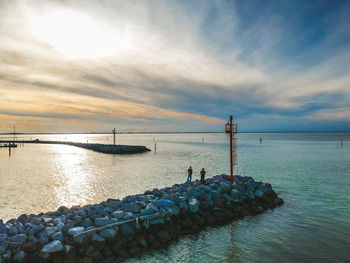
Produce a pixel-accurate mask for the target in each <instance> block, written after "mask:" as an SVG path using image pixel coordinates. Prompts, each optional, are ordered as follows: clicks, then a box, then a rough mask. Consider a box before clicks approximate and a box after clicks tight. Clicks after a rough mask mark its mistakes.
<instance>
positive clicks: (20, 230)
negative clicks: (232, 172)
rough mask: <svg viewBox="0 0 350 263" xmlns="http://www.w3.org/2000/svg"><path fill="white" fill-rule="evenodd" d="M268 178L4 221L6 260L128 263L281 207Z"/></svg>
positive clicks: (177, 188) (1, 235) (208, 183)
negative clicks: (187, 237) (189, 236)
mask: <svg viewBox="0 0 350 263" xmlns="http://www.w3.org/2000/svg"><path fill="white" fill-rule="evenodd" d="M282 203H283V200H282V199H280V198H278V196H277V194H276V193H275V192H274V191H273V190H272V188H271V185H270V184H267V183H261V182H256V181H254V180H253V178H251V177H241V176H235V183H234V184H233V185H231V184H230V182H229V177H228V176H226V175H219V176H214V177H213V178H209V179H206V180H205V184H203V185H202V184H200V183H199V182H198V181H195V182H192V183H184V184H181V185H179V184H175V185H173V186H172V187H166V188H163V189H153V190H152V191H146V192H145V193H144V194H138V195H132V196H127V197H125V198H123V199H122V200H117V199H108V200H107V201H104V202H102V203H100V204H94V205H86V206H83V207H79V206H74V207H71V208H67V207H60V208H59V209H58V210H57V211H55V212H48V213H41V214H39V215H26V214H23V215H21V216H19V217H18V218H17V219H11V220H9V221H7V222H6V223H4V222H3V221H2V220H0V263H2V262H65V263H70V262H87V263H89V262H99V263H100V262H122V261H124V260H126V259H128V258H130V257H137V256H140V255H142V254H143V253H145V252H147V251H149V250H151V249H157V248H159V247H161V246H164V245H167V244H168V243H169V242H171V241H172V240H177V239H178V238H180V237H181V236H183V235H185V234H189V233H197V232H199V231H200V230H201V229H203V228H205V227H206V226H217V225H222V224H225V223H228V222H231V221H232V220H234V219H239V218H243V217H244V216H246V215H257V214H259V213H262V212H264V211H265V210H267V209H272V208H274V207H276V206H278V205H281V204H282Z"/></svg>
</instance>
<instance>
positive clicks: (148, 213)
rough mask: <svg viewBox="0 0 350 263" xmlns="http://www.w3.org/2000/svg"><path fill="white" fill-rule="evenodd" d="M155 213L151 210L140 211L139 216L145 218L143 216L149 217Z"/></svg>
mask: <svg viewBox="0 0 350 263" xmlns="http://www.w3.org/2000/svg"><path fill="white" fill-rule="evenodd" d="M154 212H155V211H154V210H153V209H142V210H141V215H142V216H145V215H151V214H153V213H154Z"/></svg>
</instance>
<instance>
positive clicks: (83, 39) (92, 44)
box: [32, 10, 127, 58]
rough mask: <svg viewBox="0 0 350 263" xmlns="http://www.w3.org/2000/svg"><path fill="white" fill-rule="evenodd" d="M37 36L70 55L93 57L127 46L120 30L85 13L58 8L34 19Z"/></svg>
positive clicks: (33, 27) (123, 48)
mask: <svg viewBox="0 0 350 263" xmlns="http://www.w3.org/2000/svg"><path fill="white" fill-rule="evenodd" d="M32 30H33V32H34V34H35V35H36V36H38V37H39V38H41V39H42V40H44V41H46V42H47V43H49V44H50V45H51V46H53V47H54V48H55V49H56V50H57V51H58V52H59V53H61V54H62V55H64V56H66V57H70V58H96V57H101V56H107V55H110V54H113V53H117V52H122V51H124V50H126V49H127V39H126V37H125V36H124V34H123V33H122V32H118V33H116V32H115V30H112V29H111V28H108V27H106V26H105V25H102V24H99V23H97V22H96V21H94V20H92V19H91V18H90V17H89V16H87V15H86V14H84V13H81V12H77V11H72V10H60V11H54V12H50V13H47V14H45V15H43V16H41V17H37V18H35V19H34V20H33V23H32Z"/></svg>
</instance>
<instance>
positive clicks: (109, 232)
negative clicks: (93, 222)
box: [99, 229, 117, 239]
mask: <svg viewBox="0 0 350 263" xmlns="http://www.w3.org/2000/svg"><path fill="white" fill-rule="evenodd" d="M116 234H117V231H115V230H114V229H103V230H102V231H100V232H99V235H100V236H101V237H103V238H105V239H112V238H114V237H115V236H116Z"/></svg>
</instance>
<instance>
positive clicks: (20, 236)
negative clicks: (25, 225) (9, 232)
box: [8, 234, 27, 243]
mask: <svg viewBox="0 0 350 263" xmlns="http://www.w3.org/2000/svg"><path fill="white" fill-rule="evenodd" d="M26 239H27V235H26V234H18V235H15V236H12V237H9V238H8V241H10V242H19V243H23V242H24V241H26Z"/></svg>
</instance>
